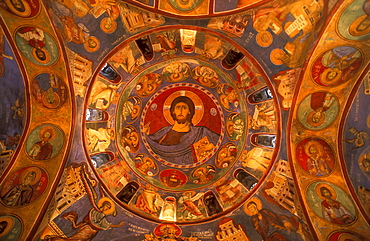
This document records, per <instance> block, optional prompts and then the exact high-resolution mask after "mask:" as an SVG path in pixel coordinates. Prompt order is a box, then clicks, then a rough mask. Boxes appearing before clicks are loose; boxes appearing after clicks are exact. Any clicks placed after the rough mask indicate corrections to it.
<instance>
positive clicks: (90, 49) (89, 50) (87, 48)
mask: <svg viewBox="0 0 370 241" xmlns="http://www.w3.org/2000/svg"><path fill="white" fill-rule="evenodd" d="M89 39H92V40H94V41H95V42H96V46H95V47H94V48H91V47H90V46H89V44H88V43H87V42H88V40H89ZM84 48H85V49H86V51H88V52H90V53H92V52H95V51H96V50H98V49H99V48H100V41H99V39H97V38H96V37H94V36H90V37H88V38H86V40H85V43H84Z"/></svg>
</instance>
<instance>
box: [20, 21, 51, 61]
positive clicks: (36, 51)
mask: <svg viewBox="0 0 370 241" xmlns="http://www.w3.org/2000/svg"><path fill="white" fill-rule="evenodd" d="M18 35H19V36H20V37H21V38H22V39H23V40H24V41H25V42H26V43H27V44H28V45H29V46H31V47H32V55H33V56H34V58H35V59H36V60H37V61H39V62H42V63H44V62H48V61H49V60H50V55H49V53H48V51H47V50H46V49H45V48H44V47H45V45H46V40H45V34H44V31H42V30H41V29H39V28H36V27H22V28H20V29H19V30H18Z"/></svg>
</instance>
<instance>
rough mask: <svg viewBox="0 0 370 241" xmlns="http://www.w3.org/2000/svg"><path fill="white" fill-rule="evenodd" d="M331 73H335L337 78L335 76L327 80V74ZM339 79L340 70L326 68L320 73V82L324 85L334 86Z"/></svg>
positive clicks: (340, 75)
mask: <svg viewBox="0 0 370 241" xmlns="http://www.w3.org/2000/svg"><path fill="white" fill-rule="evenodd" d="M331 71H336V72H337V73H338V74H337V76H335V78H334V79H332V80H328V78H327V76H328V73H329V72H331ZM340 77H342V70H339V69H331V68H327V69H326V70H324V71H323V72H322V73H321V75H320V80H321V82H322V83H324V84H326V85H332V84H335V83H336V82H337V81H338V80H339V79H340Z"/></svg>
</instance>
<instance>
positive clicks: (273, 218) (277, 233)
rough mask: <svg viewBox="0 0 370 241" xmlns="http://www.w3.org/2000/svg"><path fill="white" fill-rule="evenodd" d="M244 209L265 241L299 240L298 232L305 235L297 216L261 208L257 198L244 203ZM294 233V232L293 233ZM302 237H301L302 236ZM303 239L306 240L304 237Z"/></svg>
mask: <svg viewBox="0 0 370 241" xmlns="http://www.w3.org/2000/svg"><path fill="white" fill-rule="evenodd" d="M244 211H245V213H246V214H247V215H249V216H251V222H252V224H253V226H254V228H255V230H256V231H257V232H258V233H259V234H260V235H261V236H262V239H263V240H265V241H269V240H281V241H285V240H287V236H288V235H289V238H290V239H289V240H299V236H298V234H299V235H300V236H301V237H302V236H303V237H305V236H306V234H305V233H304V232H302V228H301V227H300V226H301V225H302V224H301V223H300V222H299V220H298V218H297V217H288V216H286V215H281V214H276V213H274V212H272V211H270V210H267V209H264V208H262V203H261V201H260V200H259V199H257V198H252V199H251V200H250V201H249V202H247V203H246V204H245V205H244ZM294 233H296V234H294ZM303 237H302V238H303ZM304 240H306V239H305V238H304Z"/></svg>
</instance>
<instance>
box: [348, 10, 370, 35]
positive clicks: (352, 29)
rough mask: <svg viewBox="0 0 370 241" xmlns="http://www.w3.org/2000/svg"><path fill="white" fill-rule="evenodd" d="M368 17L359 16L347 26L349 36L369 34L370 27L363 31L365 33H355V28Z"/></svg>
mask: <svg viewBox="0 0 370 241" xmlns="http://www.w3.org/2000/svg"><path fill="white" fill-rule="evenodd" d="M367 17H368V16H367V15H366V14H364V15H361V16H360V17H358V18H356V19H355V20H354V21H353V22H352V23H351V25H349V28H348V31H349V34H351V35H352V36H362V35H365V34H368V33H369V32H370V26H369V27H368V28H367V29H366V30H365V31H361V32H359V31H357V30H356V28H357V26H358V25H359V24H360V23H361V22H362V21H363V20H364V19H365V18H367Z"/></svg>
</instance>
